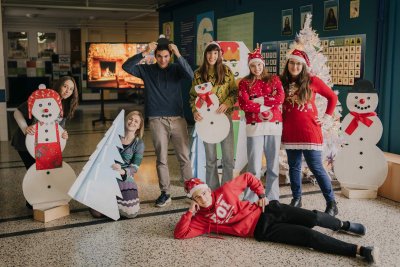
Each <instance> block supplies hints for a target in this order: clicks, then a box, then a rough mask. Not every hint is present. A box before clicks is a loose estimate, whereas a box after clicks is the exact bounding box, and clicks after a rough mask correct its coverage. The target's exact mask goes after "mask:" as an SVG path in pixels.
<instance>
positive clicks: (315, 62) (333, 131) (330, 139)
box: [280, 14, 342, 178]
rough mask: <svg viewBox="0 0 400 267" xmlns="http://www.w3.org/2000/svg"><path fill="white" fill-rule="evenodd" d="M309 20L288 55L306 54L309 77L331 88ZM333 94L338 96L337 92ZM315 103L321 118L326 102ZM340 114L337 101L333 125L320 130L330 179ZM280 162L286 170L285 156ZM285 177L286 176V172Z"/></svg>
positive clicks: (324, 57)
mask: <svg viewBox="0 0 400 267" xmlns="http://www.w3.org/2000/svg"><path fill="white" fill-rule="evenodd" d="M311 19H312V15H311V14H307V15H306V21H305V22H304V28H303V29H302V30H301V31H300V32H299V33H298V34H297V35H296V40H295V42H293V43H292V44H291V45H290V47H289V48H290V49H289V51H288V54H289V53H291V52H292V51H293V50H294V49H299V50H302V51H304V52H306V53H307V55H308V57H309V60H310V73H311V75H312V76H317V77H318V78H320V79H321V80H322V81H323V82H324V83H325V84H327V85H328V86H329V87H332V86H333V83H332V79H331V75H330V74H329V67H328V65H327V61H328V59H327V57H326V56H325V55H324V54H323V53H322V51H323V47H322V44H321V40H320V39H319V37H318V34H317V33H316V31H315V30H313V29H312V28H311ZM334 92H335V93H336V94H338V91H334ZM315 101H316V102H315V104H316V106H317V109H318V115H319V117H322V116H323V115H324V113H325V110H326V106H327V100H326V98H324V97H322V96H320V95H319V94H317V95H316V100H315ZM341 112H342V107H341V104H340V102H339V101H338V103H337V105H336V108H335V111H334V113H333V114H332V117H333V123H332V124H331V125H325V127H323V128H322V134H323V137H324V144H323V151H322V157H323V163H324V167H325V169H326V170H327V171H328V173H329V175H330V176H331V178H334V177H335V176H334V172H333V161H334V159H335V155H336V153H337V151H338V149H339V146H340V144H341V142H342V137H341V132H340V117H341V116H342V115H341ZM281 156H282V155H281ZM280 161H281V165H284V168H286V170H287V169H288V164H287V157H286V155H285V156H284V157H280ZM304 174H305V175H306V177H309V176H310V175H312V173H311V171H310V170H309V169H308V168H305V172H304ZM286 175H288V173H287V172H286Z"/></svg>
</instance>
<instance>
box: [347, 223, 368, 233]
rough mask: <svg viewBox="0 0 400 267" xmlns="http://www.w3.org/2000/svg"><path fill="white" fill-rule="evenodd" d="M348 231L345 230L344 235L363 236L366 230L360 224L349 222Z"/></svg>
mask: <svg viewBox="0 0 400 267" xmlns="http://www.w3.org/2000/svg"><path fill="white" fill-rule="evenodd" d="M349 223H350V226H349V229H347V230H345V231H346V233H350V234H355V235H365V233H366V232H367V229H366V228H365V226H364V225H362V224H361V223H353V222H349Z"/></svg>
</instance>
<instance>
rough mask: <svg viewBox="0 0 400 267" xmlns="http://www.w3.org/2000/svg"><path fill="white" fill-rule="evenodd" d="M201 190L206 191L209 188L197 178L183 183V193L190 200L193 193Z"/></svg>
mask: <svg viewBox="0 0 400 267" xmlns="http://www.w3.org/2000/svg"><path fill="white" fill-rule="evenodd" d="M202 188H204V189H207V188H209V187H208V185H206V184H205V183H204V182H203V181H202V180H200V179H199V178H191V179H189V180H186V181H185V192H186V193H187V196H188V197H190V198H191V197H192V195H193V193H194V192H196V191H197V190H199V189H202Z"/></svg>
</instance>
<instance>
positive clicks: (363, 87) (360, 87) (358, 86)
mask: <svg viewBox="0 0 400 267" xmlns="http://www.w3.org/2000/svg"><path fill="white" fill-rule="evenodd" d="M348 92H349V93H376V89H375V88H374V85H373V84H372V82H370V81H368V80H358V81H357V82H356V83H355V84H354V85H353V87H352V88H351V89H350V90H349V91H348Z"/></svg>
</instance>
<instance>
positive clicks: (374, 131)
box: [334, 80, 388, 196]
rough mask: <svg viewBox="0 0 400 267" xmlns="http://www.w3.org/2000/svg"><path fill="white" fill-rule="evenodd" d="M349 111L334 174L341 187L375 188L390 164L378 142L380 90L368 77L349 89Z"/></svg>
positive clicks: (380, 126)
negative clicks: (377, 90) (376, 88)
mask: <svg viewBox="0 0 400 267" xmlns="http://www.w3.org/2000/svg"><path fill="white" fill-rule="evenodd" d="M346 104H347V107H348V109H349V111H350V113H349V114H347V115H346V117H344V119H343V121H342V131H343V134H344V139H345V143H344V144H343V146H342V148H341V149H340V150H339V152H338V154H337V155H336V160H335V163H334V167H335V174H336V177H337V179H338V180H339V182H340V185H341V186H342V187H347V188H352V189H369V190H373V191H375V196H376V190H378V187H379V186H381V185H382V184H383V182H384V181H385V179H386V175H387V172H388V165H387V162H386V159H385V156H384V154H383V152H382V151H381V150H380V149H379V148H378V147H377V146H376V144H377V143H378V141H379V139H380V138H381V136H382V132H383V127H382V123H381V121H380V119H379V118H378V116H377V115H376V113H375V112H374V111H375V109H376V107H377V106H378V94H377V92H376V90H375V89H374V87H373V84H372V83H371V82H370V81H367V80H359V81H357V82H356V83H355V84H354V86H353V89H352V90H349V92H348V95H347V99H346Z"/></svg>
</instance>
